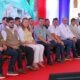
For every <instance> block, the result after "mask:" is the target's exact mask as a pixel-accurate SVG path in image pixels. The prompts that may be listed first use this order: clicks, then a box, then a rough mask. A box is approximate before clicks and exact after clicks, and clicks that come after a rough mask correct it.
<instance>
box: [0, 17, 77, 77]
mask: <svg viewBox="0 0 80 80" xmlns="http://www.w3.org/2000/svg"><path fill="white" fill-rule="evenodd" d="M57 21H58V20H57V19H54V20H53V22H55V23H56V24H57ZM66 21H67V19H66V18H63V21H62V24H61V25H60V26H61V27H60V28H59V29H57V30H58V31H57V30H53V29H49V30H47V29H46V28H45V27H44V19H42V18H40V19H39V21H38V22H39V23H38V25H37V26H35V28H34V29H33V27H32V26H31V25H30V19H27V18H23V19H22V22H21V21H20V18H18V17H16V18H15V20H14V19H13V18H12V17H8V18H6V17H4V18H3V20H2V22H3V23H5V25H3V24H1V26H0V61H1V62H0V77H1V78H5V77H3V75H2V63H3V60H2V56H3V55H4V54H5V55H9V56H11V59H10V63H9V66H8V72H7V75H18V73H24V70H23V69H22V59H21V57H22V52H24V53H25V56H26V60H27V64H26V66H27V68H29V69H31V70H38V69H39V68H40V67H39V66H41V67H45V65H44V63H43V55H44V54H45V56H46V58H47V64H49V65H52V61H51V58H50V51H51V48H52V47H53V48H54V47H55V53H56V59H55V60H56V61H57V62H62V61H64V60H65V58H70V50H71V49H72V53H73V57H74V58H78V54H77V51H76V47H75V42H76V41H77V40H76V38H75V36H74V35H73V34H72V33H71V32H70V30H69V28H65V25H67V23H66ZM56 24H55V25H56ZM57 25H58V24H57ZM62 27H63V28H62ZM63 31H64V32H63ZM32 33H33V36H34V38H33V36H32ZM64 48H66V49H65V52H66V54H64ZM16 61H17V63H18V68H19V70H18V72H17V73H15V71H14V66H15V63H16Z"/></svg>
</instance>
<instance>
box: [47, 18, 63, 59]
mask: <svg viewBox="0 0 80 80" xmlns="http://www.w3.org/2000/svg"><path fill="white" fill-rule="evenodd" d="M57 26H58V19H57V18H54V19H53V21H52V25H51V26H49V27H48V30H49V32H50V33H51V35H52V36H53V37H54V38H55V39H56V41H57V44H58V46H59V45H60V48H59V49H60V54H57V53H56V58H60V57H61V60H63V59H64V56H63V51H64V43H63V41H62V40H61V39H60V38H59V36H58V34H57V30H56V29H57ZM59 49H58V50H59Z"/></svg>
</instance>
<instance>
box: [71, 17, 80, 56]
mask: <svg viewBox="0 0 80 80" xmlns="http://www.w3.org/2000/svg"><path fill="white" fill-rule="evenodd" d="M70 30H71V31H72V33H73V34H74V36H75V37H76V39H77V40H76V49H77V52H78V55H80V31H79V29H78V27H77V24H76V19H75V18H72V19H71V25H70Z"/></svg>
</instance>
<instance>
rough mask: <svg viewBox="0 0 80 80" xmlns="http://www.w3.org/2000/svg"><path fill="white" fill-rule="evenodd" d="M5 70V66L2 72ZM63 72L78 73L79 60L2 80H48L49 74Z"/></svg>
mask: <svg viewBox="0 0 80 80" xmlns="http://www.w3.org/2000/svg"><path fill="white" fill-rule="evenodd" d="M4 65H6V64H4ZM6 68H7V66H4V70H6ZM4 72H6V71H4ZM65 72H80V59H78V60H75V59H74V60H68V61H65V63H54V64H53V65H52V66H48V65H46V67H45V68H41V69H40V70H38V71H29V70H27V72H26V74H20V75H19V76H15V77H10V76H7V78H6V79H3V80H48V77H49V74H50V73H65ZM4 74H5V73H4Z"/></svg>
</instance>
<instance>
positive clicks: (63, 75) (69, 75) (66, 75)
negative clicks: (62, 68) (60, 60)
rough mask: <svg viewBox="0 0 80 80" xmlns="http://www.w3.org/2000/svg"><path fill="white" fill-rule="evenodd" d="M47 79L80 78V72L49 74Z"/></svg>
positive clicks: (68, 79) (72, 79)
mask: <svg viewBox="0 0 80 80" xmlns="http://www.w3.org/2000/svg"><path fill="white" fill-rule="evenodd" d="M49 80H80V73H79V72H77V73H76V72H73V73H61V74H60V73H59V74H50V76H49Z"/></svg>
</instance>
